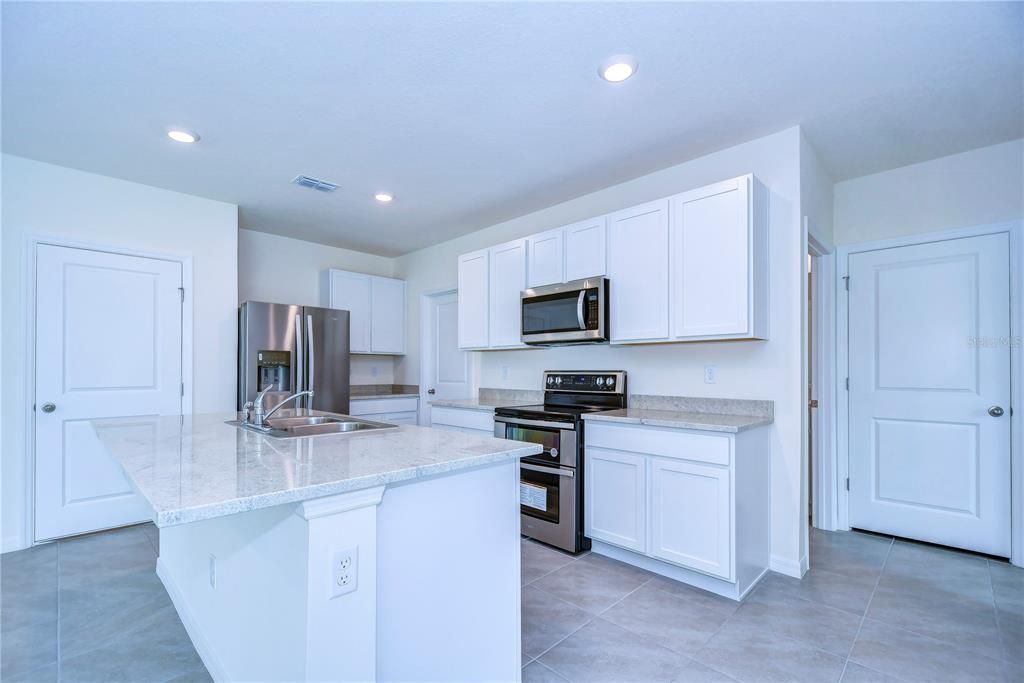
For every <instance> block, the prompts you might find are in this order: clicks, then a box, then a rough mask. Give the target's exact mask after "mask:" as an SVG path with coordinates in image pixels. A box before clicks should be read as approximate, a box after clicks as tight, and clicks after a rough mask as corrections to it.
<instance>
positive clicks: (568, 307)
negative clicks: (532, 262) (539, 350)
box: [519, 277, 608, 346]
mask: <svg viewBox="0 0 1024 683" xmlns="http://www.w3.org/2000/svg"><path fill="white" fill-rule="evenodd" d="M519 299H520V302H521V306H520V307H521V310H522V318H523V319H522V324H523V327H522V340H523V343H524V344H531V345H533V346H555V345H561V344H600V343H602V342H606V341H608V280H607V279H606V278H603V277H595V278H589V279H587V280H574V281H572V282H566V283H565V284H562V285H548V286H546V287H534V288H533V289H524V290H523V291H522V292H521V293H520V295H519Z"/></svg>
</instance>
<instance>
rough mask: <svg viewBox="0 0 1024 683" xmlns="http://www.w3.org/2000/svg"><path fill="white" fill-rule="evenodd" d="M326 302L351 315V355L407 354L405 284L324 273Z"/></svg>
mask: <svg viewBox="0 0 1024 683" xmlns="http://www.w3.org/2000/svg"><path fill="white" fill-rule="evenodd" d="M323 290H324V292H325V293H326V297H325V298H326V301H325V302H324V303H325V304H326V305H327V306H328V307H329V308H340V309H342V310H346V311H348V312H349V351H351V352H352V353H379V354H388V355H401V354H404V353H405V281H404V280H396V279H394V278H390V277H378V276H376V275H367V274H366V273H352V272H349V271H347V270H334V269H332V270H328V271H325V272H324V286H323Z"/></svg>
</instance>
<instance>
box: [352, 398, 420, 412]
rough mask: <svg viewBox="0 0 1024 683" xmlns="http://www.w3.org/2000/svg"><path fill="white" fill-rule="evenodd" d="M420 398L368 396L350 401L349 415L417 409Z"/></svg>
mask: <svg viewBox="0 0 1024 683" xmlns="http://www.w3.org/2000/svg"><path fill="white" fill-rule="evenodd" d="M418 402H419V399H418V398H367V399H356V400H353V401H350V402H349V408H348V414H349V415H373V414H377V413H406V412H409V411H415V410H416V408H417V403H418Z"/></svg>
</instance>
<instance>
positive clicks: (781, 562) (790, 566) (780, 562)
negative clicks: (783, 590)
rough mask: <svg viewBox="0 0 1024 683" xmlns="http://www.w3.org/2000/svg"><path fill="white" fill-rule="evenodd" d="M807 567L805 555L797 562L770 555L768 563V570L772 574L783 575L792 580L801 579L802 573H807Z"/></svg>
mask: <svg viewBox="0 0 1024 683" xmlns="http://www.w3.org/2000/svg"><path fill="white" fill-rule="evenodd" d="M807 566H808V559H807V556H806V555H804V556H803V557H802V558H801V559H800V560H799V561H797V562H794V561H793V560H789V559H784V558H781V557H779V556H777V555H772V556H771V559H770V560H769V563H768V568H769V569H771V570H772V571H773V572H778V573H779V574H785V575H786V576H792V577H793V578H794V579H802V578H803V576H804V572H806V571H807V569H806V567H807Z"/></svg>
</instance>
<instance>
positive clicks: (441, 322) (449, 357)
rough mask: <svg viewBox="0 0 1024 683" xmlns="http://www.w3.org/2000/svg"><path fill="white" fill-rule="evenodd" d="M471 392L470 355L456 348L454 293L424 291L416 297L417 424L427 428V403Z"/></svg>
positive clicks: (472, 369) (456, 304) (473, 379)
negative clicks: (418, 353) (418, 303)
mask: <svg viewBox="0 0 1024 683" xmlns="http://www.w3.org/2000/svg"><path fill="white" fill-rule="evenodd" d="M475 391H476V373H475V367H474V364H473V354H471V353H469V352H467V351H463V350H462V349H460V348H459V293H458V290H456V289H444V290H439V291H436V292H427V293H426V294H424V295H423V296H422V297H420V412H419V420H420V424H421V425H423V426H426V427H429V426H430V401H433V400H440V399H459V398H472V396H473V394H474V392H475Z"/></svg>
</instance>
